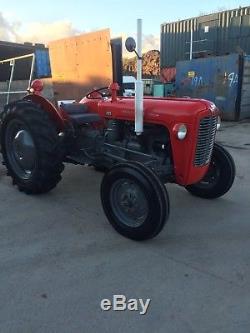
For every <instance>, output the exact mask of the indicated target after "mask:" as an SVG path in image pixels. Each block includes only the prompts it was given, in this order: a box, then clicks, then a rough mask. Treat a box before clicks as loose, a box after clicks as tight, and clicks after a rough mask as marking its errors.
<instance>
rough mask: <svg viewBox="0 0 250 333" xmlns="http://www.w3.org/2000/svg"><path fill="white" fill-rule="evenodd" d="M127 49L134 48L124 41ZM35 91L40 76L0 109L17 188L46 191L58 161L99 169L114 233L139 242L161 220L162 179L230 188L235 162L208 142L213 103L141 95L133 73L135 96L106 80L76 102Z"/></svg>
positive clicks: (204, 193) (214, 189)
mask: <svg viewBox="0 0 250 333" xmlns="http://www.w3.org/2000/svg"><path fill="white" fill-rule="evenodd" d="M127 48H128V49H129V50H130V51H131V50H134V49H135V45H134V44H133V41H132V40H129V41H128V42H127ZM140 58H141V56H140V52H138V59H139V60H138V61H140ZM139 65H140V63H139ZM41 90H42V85H41V82H40V81H37V80H36V81H34V82H33V84H32V86H31V88H30V92H29V94H28V95H27V96H25V97H24V98H23V99H22V100H19V101H16V102H14V103H10V104H8V105H6V106H5V108H4V111H3V112H2V113H1V123H0V130H1V132H0V134H1V149H2V155H3V160H4V164H5V165H6V167H7V169H8V174H9V175H10V176H11V177H12V179H13V184H14V185H17V187H18V188H19V190H20V191H23V192H25V193H27V194H38V193H45V192H48V191H50V190H52V189H53V188H54V187H55V186H56V185H57V183H58V182H59V181H60V180H61V173H62V171H63V169H64V163H74V164H81V165H86V164H87V165H92V166H94V167H95V168H97V169H102V170H105V175H104V177H103V180H102V184H101V200H102V205H103V209H104V212H105V214H106V216H107V218H108V220H109V222H110V223H111V224H112V226H113V227H114V228H115V229H116V230H117V231H118V232H119V233H121V234H122V235H124V236H126V237H128V238H131V239H135V240H144V239H148V238H152V237H154V236H156V235H157V234H158V233H159V232H160V231H161V230H162V228H163V227H164V224H165V222H166V221H167V219H168V216H169V198H168V193H167V190H166V186H165V184H166V183H169V182H171V183H176V184H179V185H181V186H183V187H184V188H185V189H186V190H187V191H188V192H190V193H191V194H193V195H195V196H198V197H202V198H210V199H212V198H217V197H220V196H222V195H223V194H225V193H226V192H227V191H228V190H229V189H230V188H231V186H232V184H233V181H234V178H235V165H234V162H233V159H232V157H231V156H230V154H229V153H228V152H227V151H226V150H225V149H224V148H223V147H222V146H221V145H219V144H217V143H215V134H216V130H217V127H218V119H219V110H218V109H217V108H216V106H215V105H214V104H213V103H211V102H209V101H206V100H199V99H190V98H182V99H180V98H151V97H147V98H144V99H143V100H142V98H141V97H142V93H141V81H140V77H139V80H138V81H137V85H136V97H135V98H133V97H120V96H118V90H119V86H118V85H117V84H115V83H113V84H111V85H110V87H109V88H101V89H97V90H94V91H92V92H90V93H89V94H87V95H86V96H85V97H84V98H83V99H82V100H81V101H80V102H79V103H72V104H61V105H60V107H55V106H54V105H53V104H51V103H50V102H49V101H48V100H46V99H45V98H43V97H42V96H41Z"/></svg>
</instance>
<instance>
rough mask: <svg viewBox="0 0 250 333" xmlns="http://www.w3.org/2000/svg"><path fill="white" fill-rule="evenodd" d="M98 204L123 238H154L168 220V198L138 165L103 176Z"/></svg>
mask: <svg viewBox="0 0 250 333" xmlns="http://www.w3.org/2000/svg"><path fill="white" fill-rule="evenodd" d="M101 200H102V205H103V209H104V212H105V214H106V216H107V218H108V220H109V222H110V223H111V225H112V226H113V227H114V228H115V229H116V231H118V232H119V233H120V234H122V235H123V236H125V237H128V238H130V239H134V240H146V239H149V238H153V237H155V236H156V235H157V234H159V232H160V231H161V230H162V228H163V227H164V225H165V223H166V221H167V219H168V216H169V198H168V194H167V190H166V188H165V186H164V185H163V184H162V182H161V181H160V179H159V178H158V177H157V176H156V174H155V173H154V172H153V171H152V170H150V169H148V168H147V167H145V166H144V165H143V164H141V163H138V162H127V163H120V164H117V165H115V166H114V167H113V168H112V169H110V170H109V171H108V172H107V173H106V174H105V176H104V178H103V181H102V184H101Z"/></svg>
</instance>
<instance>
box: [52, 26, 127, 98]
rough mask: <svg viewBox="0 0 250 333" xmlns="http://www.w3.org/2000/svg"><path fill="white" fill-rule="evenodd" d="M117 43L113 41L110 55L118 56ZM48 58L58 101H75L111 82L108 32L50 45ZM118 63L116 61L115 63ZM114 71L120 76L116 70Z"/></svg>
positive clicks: (106, 30) (112, 67)
mask: <svg viewBox="0 0 250 333" xmlns="http://www.w3.org/2000/svg"><path fill="white" fill-rule="evenodd" d="M117 43H118V41H117V40H116V43H115V44H114V45H116V47H113V51H115V50H118V51H119V53H121V47H118V46H117ZM113 53H114V52H113ZM49 54H50V63H51V71H52V80H53V85H54V90H55V95H56V98H57V99H58V100H63V99H74V100H79V99H81V98H82V97H83V96H84V95H85V94H86V93H87V92H89V91H90V90H93V89H96V88H100V87H105V86H108V85H109V84H110V83H111V82H112V81H113V70H114V68H115V67H116V66H114V64H113V62H112V58H113V57H112V45H111V40H110V30H109V29H104V30H100V31H96V32H91V33H86V34H82V35H78V36H74V37H69V38H65V39H61V40H58V41H53V42H50V43H49ZM113 56H114V55H113ZM118 60H119V57H117V59H116V61H118ZM120 63H121V60H120ZM117 67H119V66H117ZM120 67H121V66H120ZM115 71H116V73H118V72H119V73H120V74H121V70H119V68H116V70H115ZM120 81H121V79H120Z"/></svg>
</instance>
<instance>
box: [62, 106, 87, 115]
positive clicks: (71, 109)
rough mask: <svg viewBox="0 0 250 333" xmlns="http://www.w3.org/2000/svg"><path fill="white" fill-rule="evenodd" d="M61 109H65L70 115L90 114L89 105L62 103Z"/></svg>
mask: <svg viewBox="0 0 250 333" xmlns="http://www.w3.org/2000/svg"><path fill="white" fill-rule="evenodd" d="M60 107H61V108H62V109H63V111H65V112H66V113H68V114H69V115H71V114H82V113H86V112H88V107H87V105H85V104H81V103H70V104H65V103H61V104H60Z"/></svg>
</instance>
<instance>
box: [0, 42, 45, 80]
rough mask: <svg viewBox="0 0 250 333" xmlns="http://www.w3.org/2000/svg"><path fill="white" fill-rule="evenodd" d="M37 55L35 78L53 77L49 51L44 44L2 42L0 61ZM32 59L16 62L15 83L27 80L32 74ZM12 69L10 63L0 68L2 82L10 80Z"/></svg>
mask: <svg viewBox="0 0 250 333" xmlns="http://www.w3.org/2000/svg"><path fill="white" fill-rule="evenodd" d="M32 53H35V57H36V58H35V59H36V62H35V68H34V76H33V78H48V77H51V71H50V61H49V53H48V49H47V48H46V47H45V46H44V45H43V44H34V45H33V44H32V43H27V42H26V43H24V44H19V43H11V42H5V41H0V60H4V59H10V58H15V57H19V56H24V55H27V54H32ZM30 67H31V58H29V59H22V60H19V61H18V62H16V65H15V74H14V81H16V80H17V81H18V80H27V79H28V77H29V74H30ZM10 71H11V67H10V64H9V63H6V64H1V66H0V82H5V81H7V80H9V78H10Z"/></svg>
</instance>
